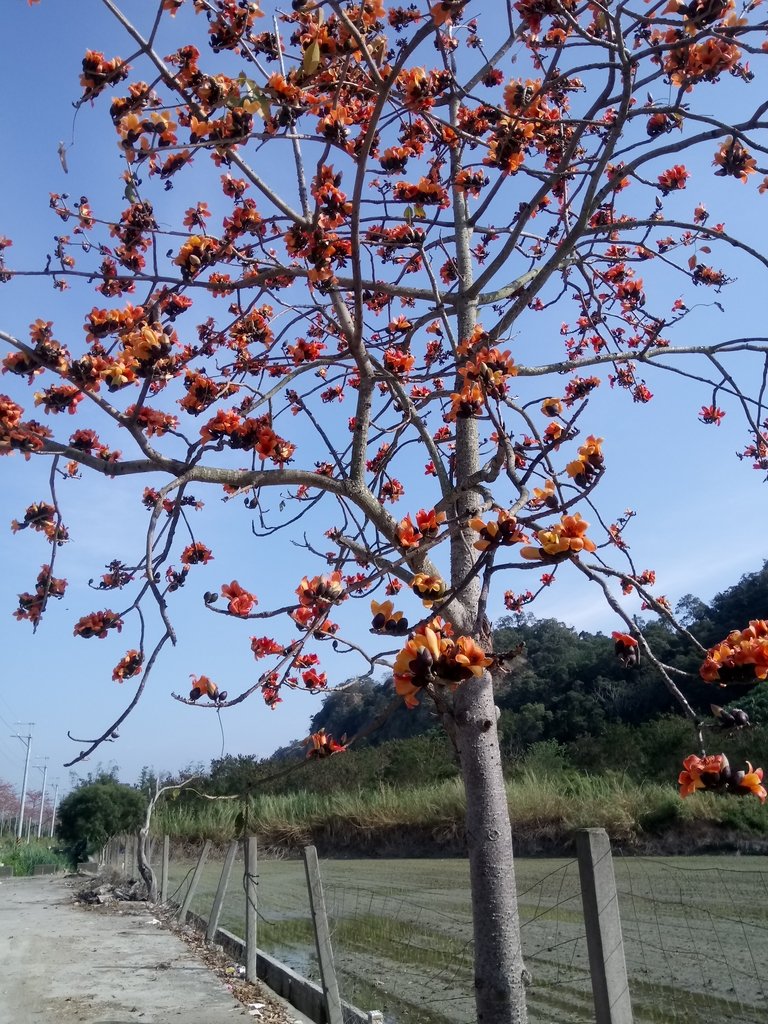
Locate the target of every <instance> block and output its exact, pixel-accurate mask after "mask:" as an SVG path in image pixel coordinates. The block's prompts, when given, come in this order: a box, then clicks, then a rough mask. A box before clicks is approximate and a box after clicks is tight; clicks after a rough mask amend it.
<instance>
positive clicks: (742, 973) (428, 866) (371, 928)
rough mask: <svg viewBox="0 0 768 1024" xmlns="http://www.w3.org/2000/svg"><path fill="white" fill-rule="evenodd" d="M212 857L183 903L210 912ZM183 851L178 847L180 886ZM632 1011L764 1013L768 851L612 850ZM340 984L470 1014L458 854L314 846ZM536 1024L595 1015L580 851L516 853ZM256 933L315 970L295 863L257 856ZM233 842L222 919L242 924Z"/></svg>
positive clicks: (344, 991) (408, 1013)
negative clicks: (342, 856)
mask: <svg viewBox="0 0 768 1024" xmlns="http://www.w3.org/2000/svg"><path fill="white" fill-rule="evenodd" d="M225 852H226V851H222V852H221V855H220V856H219V857H216V856H215V855H212V857H211V858H209V863H208V864H207V865H206V867H205V870H204V872H203V876H202V879H201V883H200V887H199V889H198V892H197V894H196V896H195V898H194V900H193V902H192V908H191V909H192V910H193V911H195V912H196V913H198V914H200V915H201V916H203V917H207V916H208V913H209V912H210V907H211V903H212V900H213V895H214V893H215V890H216V886H217V883H218V879H219V875H220V872H221V867H222V861H223V857H224V853H225ZM190 868H191V862H190V860H189V859H186V860H179V859H174V860H172V864H171V875H170V883H171V889H173V888H176V887H178V888H179V896H178V897H177V899H181V898H183V895H184V892H185V890H186V880H185V881H184V884H181V883H182V879H184V877H185V875H186V876H188V873H189V872H190ZM614 868H615V873H616V881H617V890H618V896H619V905H620V911H621V918H622V931H623V935H624V950H625V956H626V961H627V970H628V974H629V986H630V992H631V997H632V1004H633V1012H634V1019H635V1021H636V1024H702V1022H706V1024H768V981H767V980H766V977H765V973H766V972H765V965H766V963H768V864H766V863H765V861H764V859H763V858H759V857H736V856H723V857H708V858H685V857H681V858H671V857H668V858H641V857H634V858H633V857H620V856H614ZM320 869H321V873H322V878H323V887H324V891H325V902H326V907H327V910H328V916H329V919H330V923H331V933H332V943H333V950H334V955H335V960H336V967H337V972H338V975H339V987H340V990H341V996H342V998H343V999H344V1000H346V1001H348V1002H350V1003H354V1004H356V1005H357V1006H360V1007H362V1008H365V1009H379V1010H382V1011H383V1012H384V1015H385V1021H386V1022H387V1024H466V1022H467V1021H470V1020H473V1019H474V1005H473V1000H472V992H473V962H472V957H473V939H472V915H471V903H470V896H469V874H468V867H467V863H466V861H462V860H456V859H445V860H364V861H363V860H357V861H355V860H349V861H338V860H322V861H321V862H320ZM516 871H517V891H518V904H519V910H520V918H521V925H522V942H523V954H524V957H525V961H526V965H527V967H528V969H529V971H530V973H531V975H532V979H533V980H532V984H531V986H530V988H529V990H528V1002H529V1019H530V1022H531V1024H552V1022H553V1021H557V1024H593V1022H594V1008H593V1003H592V991H591V981H590V975H589V963H588V956H587V947H586V937H585V928H584V920H583V913H582V906H581V890H580V883H579V872H578V865H577V862H576V861H575V860H562V859H561V860H553V859H546V858H540V859H529V858H519V859H518V860H517V862H516ZM258 875H259V884H258V927H259V937H258V941H259V946H260V947H261V948H262V949H264V950H266V951H267V952H270V953H272V954H273V955H274V956H276V957H277V958H278V959H280V960H282V961H283V962H285V963H287V964H288V965H289V966H291V967H292V968H294V970H296V971H298V972H299V973H300V974H303V975H304V976H305V977H310V978H313V979H315V980H317V979H318V978H319V970H318V966H317V960H316V956H315V947H314V932H313V929H312V922H311V917H310V912H309V901H308V897H307V889H306V878H305V872H304V865H303V863H302V862H301V861H295V860H267V859H261V860H260V862H259V870H258ZM241 879H242V858H241V856H238V860H237V862H236V864H235V868H234V869H233V874H232V881H231V883H230V887H229V890H228V893H227V898H226V900H225V903H224V908H223V913H222V919H221V924H222V925H223V927H225V928H227V929H229V930H230V931H233V932H235V933H236V934H239V935H242V934H243V928H244V916H245V897H244V892H243V887H242V884H241Z"/></svg>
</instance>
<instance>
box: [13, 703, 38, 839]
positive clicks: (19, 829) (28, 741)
mask: <svg viewBox="0 0 768 1024" xmlns="http://www.w3.org/2000/svg"><path fill="white" fill-rule="evenodd" d="M22 724H24V725H26V726H27V729H28V730H29V731H28V733H27V735H26V736H21V735H20V734H19V733H14V734H13V738H14V739H17V740H21V742H22V743H23V744H24V745H25V746H26V748H27V756H26V758H25V759H24V781H23V782H22V784H21V804H20V806H19V820H18V821H17V822H16V838H17V839H21V838H22V837H23V835H24V804H25V802H26V799H27V775H28V774H29V755H30V754H31V753H32V727H33V726H34V724H35V723H34V722H25V723H22V722H17V723H16V725H22Z"/></svg>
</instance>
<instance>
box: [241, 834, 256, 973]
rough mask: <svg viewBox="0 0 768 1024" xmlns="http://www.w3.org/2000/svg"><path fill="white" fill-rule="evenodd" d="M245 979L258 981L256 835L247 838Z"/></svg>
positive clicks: (245, 869)
mask: <svg viewBox="0 0 768 1024" xmlns="http://www.w3.org/2000/svg"><path fill="white" fill-rule="evenodd" d="M244 871H245V980H246V981H258V973H257V945H256V942H257V929H256V920H257V917H258V902H257V890H256V887H257V885H258V884H259V876H258V855H257V845H256V836H247V837H246V840H245V868H244Z"/></svg>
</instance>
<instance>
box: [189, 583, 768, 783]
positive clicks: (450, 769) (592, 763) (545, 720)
mask: <svg viewBox="0 0 768 1024" xmlns="http://www.w3.org/2000/svg"><path fill="white" fill-rule="evenodd" d="M677 611H678V613H680V614H681V618H682V622H683V624H684V625H685V626H688V627H690V628H691V629H692V630H693V631H694V632H695V634H696V635H697V636H699V637H700V638H701V640H702V642H703V643H704V644H706V645H711V644H714V643H716V642H717V641H718V640H720V639H722V638H723V637H725V636H726V635H727V633H728V632H729V631H730V630H732V629H735V628H742V627H743V626H744V625H745V624H746V623H747V622H749V620H750V619H755V618H765V617H768V563H766V564H765V565H764V566H763V567H762V569H760V570H759V571H757V572H755V573H751V574H748V575H746V576H743V577H742V578H741V579H740V580H739V582H738V583H737V584H736V585H735V586H733V587H730V588H729V589H727V590H725V591H723V592H722V593H719V594H717V595H716V596H715V597H714V598H713V600H712V601H711V602H710V603H709V604H705V603H704V602H703V601H701V600H700V599H699V598H697V597H694V596H693V595H687V596H686V597H684V598H683V599H682V600H681V601H680V602H679V604H678V608H677ZM642 629H643V631H644V632H645V633H646V634H647V635H649V636H650V635H652V638H653V642H654V645H655V648H656V650H657V651H658V652H659V656H660V657H661V659H662V660H663V661H664V662H666V663H667V664H669V665H673V666H675V667H677V668H680V669H683V670H686V671H689V672H691V673H692V678H691V679H690V680H688V681H687V682H685V684H684V687H685V692H686V694H687V696H688V697H689V699H690V700H691V703H692V704H693V706H694V707H695V708H696V710H698V711H700V712H701V714H702V717H703V718H707V719H708V720H709V727H710V728H711V730H712V733H711V735H712V749H715V747H718V748H719V747H720V746H722V745H723V737H722V736H721V735H720V730H719V728H718V727H717V726H716V724H715V722H714V720H713V719H712V718H711V716H710V712H709V706H710V704H712V703H716V704H719V705H728V704H729V703H731V702H737V703H738V706H740V707H742V708H744V709H745V710H747V711H748V712H749V714H750V717H751V719H752V721H753V723H754V726H755V728H754V729H752V730H749V731H747V732H742V733H735V734H733V733H729V734H728V737H727V744H725V745H726V746H727V747H728V750H729V752H732V754H733V756H734V758H738V757H739V756H741V757H742V758H744V757H754V758H758V759H759V758H761V757H762V758H763V760H764V759H765V755H766V751H768V728H766V726H765V725H764V723H768V698H767V697H766V694H765V691H766V689H767V688H766V687H765V686H763V687H761V688H759V689H758V690H757V692H756V694H754V695H753V694H752V693H750V692H749V688H748V687H738V686H730V687H713V686H711V685H707V684H705V683H703V682H701V681H700V680H698V677H697V670H698V662H697V661H696V660H695V659H691V657H690V655H688V654H684V653H683V651H684V650H686V645H685V644H684V643H683V641H682V640H681V638H680V637H679V635H678V634H677V633H676V632H675V631H674V630H673V629H672V628H671V627H670V626H668V625H667V624H666V623H665V622H663V621H661V620H655V621H653V622H646V623H642ZM494 645H495V650H496V651H497V652H502V651H512V650H515V649H517V648H520V649H521V650H520V654H519V655H518V656H517V657H516V658H515V659H514V661H513V663H512V665H511V669H510V672H509V674H508V675H507V677H506V679H505V680H504V681H503V682H502V684H501V685H500V686H499V687H498V693H497V703H498V706H499V708H500V709H501V734H502V747H503V754H504V757H505V761H506V765H507V768H508V770H509V771H514V769H515V766H516V765H519V764H521V763H522V762H523V760H524V759H525V758H526V757H528V759H529V762H530V757H531V750H532V749H533V751H534V759H536V760H537V761H539V762H542V763H545V762H552V761H553V759H554V762H557V763H558V764H565V765H571V766H573V767H576V768H581V769H587V770H590V771H593V772H600V771H605V770H617V771H625V772H628V773H629V774H630V775H632V776H634V777H636V778H638V779H643V778H645V779H655V780H657V781H669V782H673V781H674V780H675V779H676V777H677V771H678V770H679V766H680V762H681V760H682V757H683V756H684V755H685V754H686V753H690V750H691V749H692V737H691V730H690V726H689V725H688V723H687V722H686V721H685V720H684V719H682V718H681V717H680V716H679V714H678V713H677V712H676V710H675V707H674V706H673V703H672V701H671V699H670V698H669V695H668V693H667V691H666V690H665V688H664V686H663V684H662V681H661V679H660V678H659V676H658V674H657V673H656V672H655V670H654V669H653V666H651V665H648V664H644V663H641V664H640V665H639V666H636V667H630V668H627V667H626V666H625V665H623V664H622V663H621V661H620V660H618V659H617V657H616V654H615V650H614V643H613V641H612V639H611V638H610V637H607V636H604V635H603V634H600V633H589V632H586V631H581V632H577V631H576V630H574V629H572V628H571V627H569V626H567V625H564V624H563V623H561V622H558V621H556V620H554V619H536V618H534V617H533V616H532V615H525V614H519V615H515V616H509V617H507V618H504V619H502V620H501V621H499V622H498V623H497V625H496V630H495V634H494ZM393 695H394V690H393V687H392V684H391V682H390V681H388V680H384V681H374V680H372V679H370V678H367V677H365V678H360V679H357V680H351V681H350V682H349V683H348V685H346V686H345V687H344V688H343V689H340V690H336V691H334V692H332V693H329V694H328V696H327V697H326V698H325V701H324V702H323V705H322V707H321V708H320V710H319V711H318V712H317V714H315V715H314V717H313V718H312V720H311V722H310V725H309V728H308V730H307V731H308V732H317V731H318V730H320V729H325V730H326V731H327V732H328V733H330V734H331V735H333V736H334V737H336V738H337V739H341V738H342V737H347V738H350V737H353V736H355V735H356V734H357V733H358V732H360V731H361V730H363V729H364V728H365V727H366V726H367V725H368V724H369V723H371V722H372V721H374V720H375V719H376V718H377V716H382V715H383V713H384V712H385V711H386V709H387V707H388V706H389V705H391V704H392V699H393ZM761 706H762V707H761ZM438 726H439V723H438V722H437V720H436V719H435V718H434V716H432V715H431V714H430V713H429V711H428V710H427V709H426V708H425V707H423V706H419V707H418V708H416V709H413V710H409V709H407V708H405V707H404V706H403V705H402V702H400V703H399V704H397V707H396V710H394V711H393V712H392V713H391V714H390V715H389V716H388V717H387V718H386V720H385V721H384V722H383V724H382V725H381V726H380V727H379V728H378V729H376V730H375V731H374V732H372V733H370V734H369V735H367V736H366V737H365V738H363V739H361V740H360V741H359V742H358V743H356V744H355V749H354V750H351V751H350V752H349V753H348V754H346V755H344V756H343V757H334V758H331V759H329V760H328V761H326V762H324V763H323V764H322V765H320V764H317V765H314V766H313V769H314V770H312V771H308V772H305V771H300V772H288V773H287V774H284V766H286V765H287V764H289V763H292V762H295V761H296V760H297V759H301V758H302V757H303V756H304V753H305V751H306V748H305V747H304V746H302V743H301V741H300V740H297V741H296V743H294V744H291V745H289V746H288V747H285V748H282V749H281V750H279V751H276V752H275V754H274V755H273V756H272V757H271V758H269V759H267V760H263V761H258V760H257V759H255V758H250V757H246V756H238V757H231V756H228V757H225V758H222V759H220V760H218V761H214V762H213V763H212V765H211V772H210V776H209V779H208V780H207V783H206V785H207V786H208V787H209V788H210V789H211V790H212V791H215V792H219V793H227V792H228V793H233V792H241V793H242V792H246V791H248V790H250V789H259V790H264V789H266V790H267V791H295V790H299V789H316V790H328V789H337V788H342V787H348V786H353V787H360V786H361V787H365V786H369V785H375V784H376V783H378V782H381V781H383V782H397V783H398V784H407V783H409V782H410V783H413V784H419V783H422V782H427V781H432V780H439V779H443V778H446V777H449V776H451V775H453V774H455V772H456V768H455V765H454V760H453V755H452V751H451V749H450V744H449V743H448V741H447V740H446V739H445V737H444V735H443V734H442V731H441V730H439V729H438ZM537 744H538V745H541V744H544V746H543V747H542V746H539V747H536V745H537ZM537 750H538V751H539V754H540V756H538V755H537V754H536V751H537ZM267 780H272V781H267Z"/></svg>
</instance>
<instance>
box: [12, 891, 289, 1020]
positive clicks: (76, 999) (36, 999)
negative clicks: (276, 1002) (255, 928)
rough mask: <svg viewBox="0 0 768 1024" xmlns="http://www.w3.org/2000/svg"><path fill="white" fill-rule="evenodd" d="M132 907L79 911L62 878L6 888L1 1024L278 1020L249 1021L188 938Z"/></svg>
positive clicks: (262, 1016)
mask: <svg viewBox="0 0 768 1024" xmlns="http://www.w3.org/2000/svg"><path fill="white" fill-rule="evenodd" d="M128 906H129V907H130V908H131V910H130V912H122V913H121V912H119V911H114V912H112V913H109V914H105V913H100V912H97V911H89V910H86V909H83V908H82V907H79V906H75V905H74V904H73V903H72V889H71V888H69V887H68V886H67V884H66V883H65V881H64V880H63V879H62V878H18V879H13V878H11V879H3V880H2V881H1V882H0V965H2V966H1V967H0V1024H38V1022H39V1024H42V1022H46V1024H177V1022H178V1024H181V1022H183V1024H225V1022H226V1024H233V1022H234V1021H236V1020H239V1019H240V1018H241V1017H247V1018H248V1019H249V1020H252V1021H256V1022H258V1021H259V1020H261V1021H266V1020H269V1021H273V1020H274V1019H275V1018H274V1010H273V1009H272V1008H270V1009H267V1008H266V1007H265V1008H264V1009H263V1010H259V1009H256V1010H255V1011H254V1012H253V1013H249V1010H248V1008H247V1007H244V1006H243V1005H242V1004H241V1003H239V1002H237V1001H236V1000H235V999H234V998H233V996H232V995H231V993H230V992H229V991H228V990H227V988H226V986H225V985H224V984H223V983H222V982H221V981H220V980H219V979H218V978H217V977H216V976H215V975H214V974H213V973H212V972H211V971H209V970H208V968H207V967H205V966H204V965H203V964H202V963H201V962H200V961H198V960H197V959H196V958H195V957H194V956H193V955H192V954H191V953H190V951H189V950H188V949H187V947H186V946H185V945H184V943H183V942H182V941H181V939H179V938H178V937H177V936H176V935H174V934H172V933H171V932H169V931H168V930H166V929H165V928H163V927H161V926H160V924H159V922H158V921H157V919H156V918H154V917H153V916H152V914H151V913H149V912H147V911H143V910H137V909H136V905H135V904H134V905H130V904H129V905H128ZM257 1005H258V1004H257ZM283 1019H284V1021H285V1024H290V1022H291V1021H292V1020H293V1016H292V1015H289V1014H285V1016H284V1018H283Z"/></svg>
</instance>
